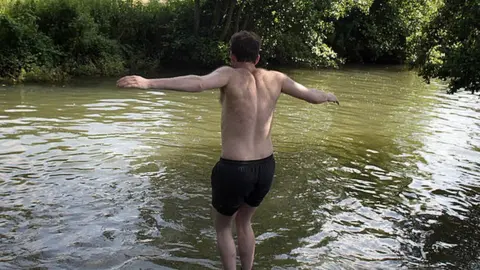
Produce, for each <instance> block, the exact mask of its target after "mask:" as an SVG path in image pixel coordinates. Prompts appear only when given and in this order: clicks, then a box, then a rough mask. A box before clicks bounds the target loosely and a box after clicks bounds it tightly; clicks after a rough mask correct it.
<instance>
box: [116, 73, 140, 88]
mask: <svg viewBox="0 0 480 270" xmlns="http://www.w3.org/2000/svg"><path fill="white" fill-rule="evenodd" d="M136 84H137V78H136V76H125V77H123V78H121V79H119V80H118V81H117V87H123V88H128V87H135V86H136Z"/></svg>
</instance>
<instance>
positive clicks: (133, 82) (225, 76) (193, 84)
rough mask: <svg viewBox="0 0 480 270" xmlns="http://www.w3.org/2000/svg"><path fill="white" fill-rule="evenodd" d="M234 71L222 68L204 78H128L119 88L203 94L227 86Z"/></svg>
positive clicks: (119, 84) (119, 81) (120, 83)
mask: <svg viewBox="0 0 480 270" xmlns="http://www.w3.org/2000/svg"><path fill="white" fill-rule="evenodd" d="M232 71H233V69H232V68H231V67H221V68H218V69H216V70H215V71H213V72H212V73H210V74H207V75H204V76H198V75H186V76H178V77H172V78H162V79H145V78H143V77H140V76H126V77H123V78H121V79H120V80H118V81H117V86H118V87H121V88H139V89H159V90H174V91H186V92H201V91H204V90H209V89H215V88H221V87H224V86H226V85H227V84H228V82H229V80H230V77H231V75H232Z"/></svg>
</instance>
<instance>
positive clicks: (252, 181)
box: [117, 31, 338, 269]
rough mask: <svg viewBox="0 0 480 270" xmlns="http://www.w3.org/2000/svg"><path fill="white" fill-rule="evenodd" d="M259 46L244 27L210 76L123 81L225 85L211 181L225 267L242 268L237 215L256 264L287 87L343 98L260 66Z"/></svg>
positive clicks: (247, 265)
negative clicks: (258, 222) (257, 222)
mask: <svg viewBox="0 0 480 270" xmlns="http://www.w3.org/2000/svg"><path fill="white" fill-rule="evenodd" d="M259 50H260V40H259V38H258V37H257V36H256V35H255V34H254V33H251V32H246V31H241V32H239V33H236V34H235V35H233V36H232V40H231V55H230V56H231V60H232V66H231V67H228V66H225V67H220V68H218V69H216V70H215V71H213V72H212V73H210V74H207V75H204V76H197V75H187V76H180V77H174V78H164V79H145V78H142V77H139V76H127V77H124V78H121V79H120V80H118V82H117V85H118V86H119V87H123V88H141V89H162V90H176V91H186V92H200V91H204V90H210V89H220V100H221V103H222V119H221V129H222V153H221V157H220V160H219V161H218V162H217V164H215V166H214V168H213V169H212V175H211V185H212V206H213V208H214V209H215V229H216V232H217V245H218V248H219V251H220V257H221V260H222V265H223V267H224V269H236V250H235V243H234V241H233V238H232V231H231V224H232V221H233V220H235V223H236V227H237V236H238V250H239V253H240V260H241V264H242V268H243V269H251V268H252V266H253V258H254V251H255V236H254V233H253V229H252V227H251V219H252V217H253V215H254V213H255V209H256V208H257V207H258V206H259V205H260V204H261V202H262V201H263V199H264V198H265V196H266V195H267V194H268V193H269V191H270V188H271V185H272V182H273V177H274V171H275V159H274V157H273V145H272V140H271V129H272V122H273V115H274V111H275V107H276V104H277V100H278V98H279V97H280V95H281V93H284V94H287V95H290V96H293V97H295V98H298V99H301V100H304V101H307V102H309V103H314V104H321V103H324V102H334V103H337V104H338V100H337V98H336V97H335V96H334V95H333V94H330V93H328V94H327V93H325V92H323V91H319V90H315V89H309V88H306V87H305V86H303V85H302V84H299V83H297V82H295V81H293V80H292V79H291V78H289V77H288V76H287V75H285V74H283V73H281V72H277V71H268V70H265V69H258V68H256V67H255V66H256V64H257V63H258V61H259V59H260V56H259Z"/></svg>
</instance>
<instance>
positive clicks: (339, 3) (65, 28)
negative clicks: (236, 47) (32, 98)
mask: <svg viewBox="0 0 480 270" xmlns="http://www.w3.org/2000/svg"><path fill="white" fill-rule="evenodd" d="M479 1H480V0H445V4H444V3H443V2H442V1H441V0H363V1H354V0H324V1H307V0H302V1H300V0H296V1H286V0H263V1H255V0H244V1H237V0H193V1H187V0H169V1H162V2H160V1H154V0H152V1H144V2H147V3H146V4H142V3H140V2H137V1H133V0H4V1H3V2H2V3H1V4H0V40H1V43H0V78H4V79H10V80H14V81H19V80H44V81H55V80H64V79H67V78H69V77H70V76H113V75H120V74H122V73H125V72H127V71H130V72H135V71H137V72H138V71H142V72H147V71H153V70H158V69H161V68H173V67H185V66H187V67H196V68H207V67H208V68H210V67H214V66H217V65H220V64H224V63H226V61H227V60H228V58H227V56H228V40H229V37H230V35H231V34H232V33H234V32H236V31H238V30H241V29H247V30H253V31H255V32H257V33H258V34H259V35H261V36H262V38H263V40H264V44H263V50H262V65H276V66H279V65H282V66H284V65H288V66H296V65H298V66H308V67H337V66H339V65H341V64H344V63H382V64H384V63H385V64H405V63H408V64H414V65H415V66H416V67H418V68H419V71H420V74H421V75H422V76H424V78H425V79H427V80H429V79H430V78H437V77H438V78H453V80H452V83H451V85H452V89H453V90H456V89H459V88H466V89H468V90H473V89H475V90H478V88H479V86H478V83H479V81H480V80H479V70H480V69H479V68H478V67H480V64H479V59H480V58H479V57H478V56H479V42H478V29H479V27H478V19H477V18H478V17H479V16H478V15H479V14H478V9H479V4H478V2H479ZM452 6H455V7H456V6H461V8H460V9H458V8H452ZM437 9H438V11H437ZM459 75H460V76H459Z"/></svg>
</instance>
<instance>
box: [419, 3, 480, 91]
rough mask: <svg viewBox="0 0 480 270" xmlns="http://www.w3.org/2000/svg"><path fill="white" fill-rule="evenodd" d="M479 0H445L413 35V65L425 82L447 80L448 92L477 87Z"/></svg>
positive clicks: (479, 76) (479, 83) (479, 81)
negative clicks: (431, 18)
mask: <svg viewBox="0 0 480 270" xmlns="http://www.w3.org/2000/svg"><path fill="white" fill-rule="evenodd" d="M479 18H480V0H445V3H444V5H443V6H442V7H441V8H440V9H439V11H438V13H437V14H436V15H435V17H434V19H433V20H431V22H430V23H429V24H428V25H427V26H426V27H425V28H424V29H423V32H422V35H421V36H419V37H417V39H416V45H417V50H416V51H417V54H416V55H415V57H416V58H415V63H414V66H416V67H418V68H419V73H420V75H421V76H423V78H424V79H425V80H427V82H429V81H430V80H431V79H432V78H438V79H441V80H448V81H449V86H450V87H449V92H450V93H455V92H457V91H458V90H461V89H464V90H467V91H471V92H472V93H474V92H475V91H479V90H480V30H479V29H480V20H479Z"/></svg>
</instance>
